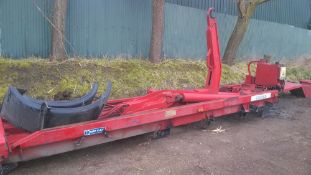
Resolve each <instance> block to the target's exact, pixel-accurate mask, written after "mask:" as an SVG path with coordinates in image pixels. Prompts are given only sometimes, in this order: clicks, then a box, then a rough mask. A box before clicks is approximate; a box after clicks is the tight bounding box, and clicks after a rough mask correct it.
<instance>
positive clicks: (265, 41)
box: [164, 3, 311, 59]
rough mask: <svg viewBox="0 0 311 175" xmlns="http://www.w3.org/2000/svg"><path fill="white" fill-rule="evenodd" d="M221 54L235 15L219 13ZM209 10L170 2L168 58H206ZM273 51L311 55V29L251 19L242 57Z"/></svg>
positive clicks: (290, 55) (277, 55) (291, 55)
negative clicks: (207, 15) (207, 16)
mask: <svg viewBox="0 0 311 175" xmlns="http://www.w3.org/2000/svg"><path fill="white" fill-rule="evenodd" d="M216 16H217V21H218V25H219V39H220V45H221V51H222V54H223V52H224V49H225V46H226V44H227V42H228V40H229V37H230V35H231V32H232V30H233V27H234V24H235V21H236V17H234V16H231V15H224V14H217V15H216ZM205 17H206V11H204V10H199V9H196V8H189V7H184V6H178V5H174V4H170V3H167V4H166V7H165V19H166V20H165V26H166V28H165V35H164V36H165V37H164V55H165V56H166V57H168V58H171V57H183V58H204V57H205V55H206V41H205V29H206V18H205ZM264 54H270V55H271V56H273V57H274V58H276V59H282V58H294V57H297V56H301V55H303V54H311V31H310V30H305V29H301V28H295V27H293V26H289V25H283V24H278V23H271V22H266V21H260V20H252V21H251V23H250V26H249V30H248V32H247V33H246V35H245V37H244V40H243V41H242V44H241V46H240V48H239V52H238V57H239V58H256V57H262V56H263V55H264Z"/></svg>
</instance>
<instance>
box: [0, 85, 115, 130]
mask: <svg viewBox="0 0 311 175" xmlns="http://www.w3.org/2000/svg"><path fill="white" fill-rule="evenodd" d="M110 93H111V82H108V84H107V87H106V91H105V92H104V93H103V94H102V96H101V97H100V98H99V99H98V100H96V101H95V102H94V103H91V104H89V105H85V106H80V107H70V108H56V107H49V106H48V105H47V104H46V103H42V104H38V103H35V102H33V101H32V100H30V99H29V98H25V97H24V96H23V95H22V94H21V93H20V92H19V91H18V90H17V89H16V88H14V87H12V86H10V87H9V90H8V92H7V94H6V96H5V98H4V101H3V105H2V109H1V113H0V114H1V117H2V118H4V119H5V120H7V121H8V122H10V123H11V124H13V125H14V126H16V127H18V128H21V129H24V130H27V131H30V132H34V131H37V130H41V129H44V128H50V127H55V126H61V125H67V124H72V123H78V122H83V121H89V120H95V119H97V118H98V116H99V114H100V112H101V110H102V108H103V107H104V105H105V104H106V102H107V100H108V98H109V96H110Z"/></svg>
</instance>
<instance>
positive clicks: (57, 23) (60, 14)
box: [50, 0, 67, 61]
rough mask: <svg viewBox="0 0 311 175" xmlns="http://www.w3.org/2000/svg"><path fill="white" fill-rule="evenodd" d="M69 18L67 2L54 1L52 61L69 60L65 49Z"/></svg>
mask: <svg viewBox="0 0 311 175" xmlns="http://www.w3.org/2000/svg"><path fill="white" fill-rule="evenodd" d="M66 16H67V0H54V10H53V25H54V26H52V28H53V31H52V52H51V57H50V60H51V61H54V60H63V59H66V58H67V53H66V47H65V30H66Z"/></svg>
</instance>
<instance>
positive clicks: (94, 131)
mask: <svg viewBox="0 0 311 175" xmlns="http://www.w3.org/2000/svg"><path fill="white" fill-rule="evenodd" d="M104 131H105V129H104V128H94V129H88V130H84V135H85V136H91V135H96V134H102V133H104Z"/></svg>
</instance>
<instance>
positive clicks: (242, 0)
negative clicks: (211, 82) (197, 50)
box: [223, 0, 269, 65]
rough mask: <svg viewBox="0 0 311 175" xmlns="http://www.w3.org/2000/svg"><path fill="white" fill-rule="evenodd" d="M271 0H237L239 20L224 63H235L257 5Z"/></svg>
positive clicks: (227, 48) (228, 45)
mask: <svg viewBox="0 0 311 175" xmlns="http://www.w3.org/2000/svg"><path fill="white" fill-rule="evenodd" d="M267 1H269V0H237V8H238V20H237V22H236V24H235V27H234V30H233V32H232V34H231V36H230V39H229V42H228V44H227V47H226V50H225V54H224V58H223V63H225V64H229V65H231V64H233V62H234V59H235V57H236V53H237V51H238V49H239V46H240V44H241V41H242V40H243V37H244V35H245V33H246V31H247V28H248V24H249V22H250V18H251V17H252V15H253V13H254V11H255V9H256V7H257V6H258V5H260V4H262V3H265V2H267Z"/></svg>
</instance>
